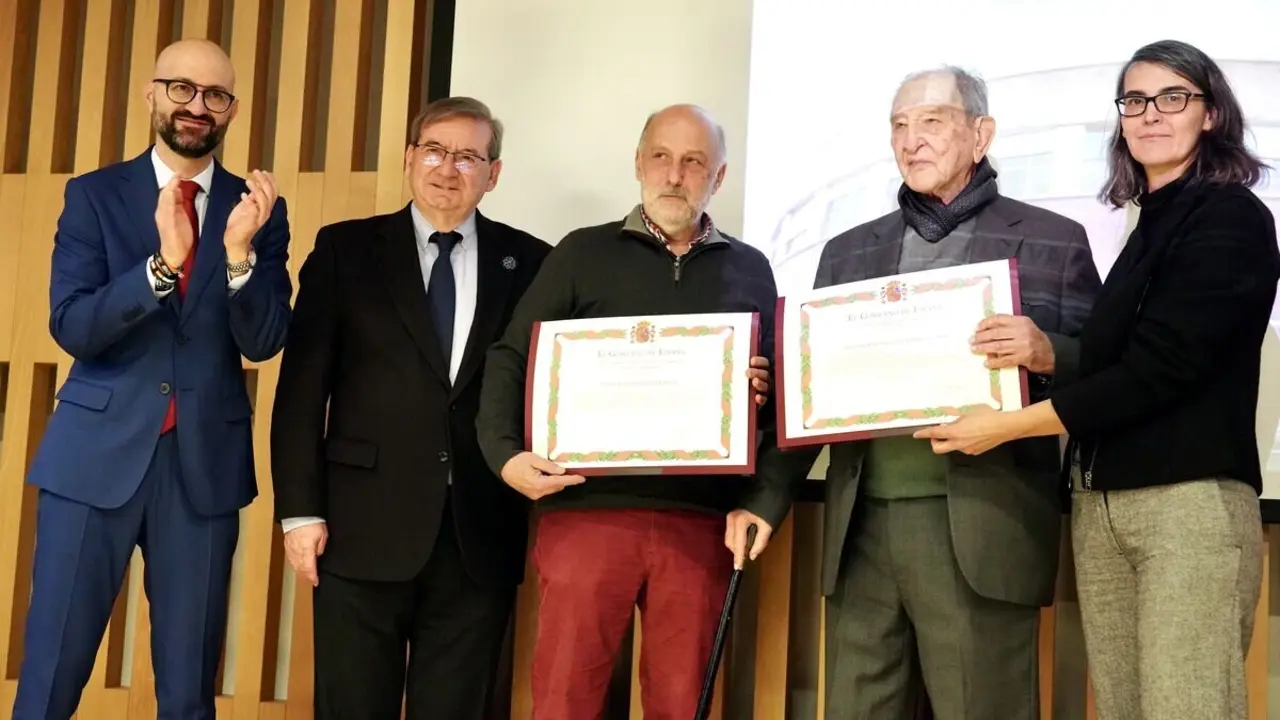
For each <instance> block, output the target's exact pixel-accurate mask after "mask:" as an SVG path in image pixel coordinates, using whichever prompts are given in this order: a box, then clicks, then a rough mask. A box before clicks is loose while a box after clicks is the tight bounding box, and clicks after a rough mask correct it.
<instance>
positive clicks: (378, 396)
mask: <svg viewBox="0 0 1280 720" xmlns="http://www.w3.org/2000/svg"><path fill="white" fill-rule="evenodd" d="M476 234H477V236H478V253H479V269H478V281H477V286H478V287H477V297H476V312H475V320H474V321H473V323H472V325H471V332H470V335H469V337H468V340H467V345H466V350H465V352H464V353H463V359H462V365H461V369H460V370H459V371H458V377H457V381H456V383H455V384H451V383H450V382H449V369H448V366H447V365H446V363H445V361H444V355H443V353H442V352H441V349H440V347H439V342H438V341H437V340H436V335H435V330H434V328H433V327H432V320H431V317H430V310H429V307H428V305H427V295H426V289H425V288H424V286H423V285H424V283H423V277H422V271H421V266H420V265H419V261H418V253H417V248H416V245H415V242H416V241H415V237H414V228H413V218H412V215H411V214H410V211H409V206H408V205H406V206H405V207H404V208H403V209H401V210H400V211H398V212H395V213H392V214H389V215H378V216H374V217H371V218H365V219H360V220H350V221H345V222H340V223H336V224H333V225H329V226H326V227H324V228H322V229H321V230H320V232H319V233H318V234H317V236H316V246H315V250H314V251H313V252H312V253H311V254H310V255H309V256H308V257H307V260H306V262H305V263H304V264H303V266H302V270H301V271H300V273H299V278H298V279H299V291H298V297H297V301H296V303H295V307H294V314H293V324H292V326H291V327H290V331H289V338H288V341H287V344H286V346H285V350H284V357H283V360H282V362H281V366H280V379H279V384H278V385H277V387H276V398H275V408H274V411H273V416H272V422H271V476H272V483H273V484H274V487H275V515H276V519H277V520H280V519H283V518H289V517H299V516H319V517H323V518H325V520H326V522H327V523H328V525H329V541H328V544H327V546H326V548H325V552H324V554H323V555H322V556H321V557H320V560H319V566H320V569H322V570H323V571H325V572H328V573H332V574H335V575H341V576H344V577H349V578H355V579H363V580H382V581H394V580H407V579H409V578H412V577H413V576H414V575H416V574H417V573H418V572H419V571H420V570H421V569H422V567H423V566H424V564H425V563H426V561H427V558H428V557H429V556H430V554H431V550H432V548H433V547H434V545H435V540H436V534H437V532H438V530H439V527H440V520H441V517H442V515H441V513H442V511H443V508H444V507H445V501H446V498H447V497H448V496H449V495H450V494H451V495H452V501H451V502H452V507H453V512H454V520H455V522H456V525H457V528H458V535H459V538H458V540H459V543H460V545H461V548H462V555H463V559H464V562H465V563H466V567H467V570H468V572H469V573H470V575H471V576H472V577H473V578H474V579H475V580H476V581H477V582H478V583H480V584H482V585H486V586H504V585H516V584H519V583H520V582H521V580H522V579H523V572H524V559H525V544H526V539H527V535H528V531H527V522H528V520H527V517H528V509H529V504H528V502H527V501H526V500H525V498H524V497H523V496H522V495H520V494H519V493H517V492H515V491H514V490H512V489H511V488H509V487H508V486H507V485H506V484H504V483H503V482H502V480H501V479H500V478H498V477H497V476H495V475H494V473H493V472H492V471H491V470H489V468H488V467H487V466H486V465H485V462H484V459H483V458H482V457H481V455H480V449H479V447H478V446H477V443H476V434H475V418H476V412H477V410H478V408H479V402H480V379H481V377H482V376H483V364H484V360H485V351H486V350H487V349H488V347H489V345H490V344H491V343H492V342H493V341H494V340H495V339H496V338H497V337H498V336H499V335H501V333H502V331H503V329H504V328H505V327H506V324H507V322H508V320H509V319H510V317H511V311H512V309H513V308H514V307H515V304H516V302H517V301H518V300H519V299H520V296H521V295H522V294H523V293H524V291H525V289H526V288H527V287H528V286H529V283H530V282H531V281H532V280H533V277H534V275H535V274H536V273H537V271H538V268H539V267H540V266H541V264H542V260H543V259H544V258H545V257H546V255H547V253H548V252H550V250H551V246H550V245H548V244H546V243H544V242H542V241H541V240H538V239H537V238H534V237H533V236H532V235H529V234H528V233H525V232H522V231H520V230H516V229H514V228H512V227H510V226H507V225H504V224H502V223H498V222H494V221H492V220H489V219H488V218H486V217H484V216H483V215H481V214H480V213H478V212H477V215H476ZM326 403H327V405H328V417H327V421H326ZM451 472H452V476H453V485H452V488H451V489H450V487H449V485H448V481H449V475H450V473H451ZM450 490H451V493H450Z"/></svg>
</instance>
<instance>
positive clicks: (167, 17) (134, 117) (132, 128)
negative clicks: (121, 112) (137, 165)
mask: <svg viewBox="0 0 1280 720" xmlns="http://www.w3.org/2000/svg"><path fill="white" fill-rule="evenodd" d="M133 2H134V8H133V39H132V40H131V42H130V48H132V51H131V53H130V58H129V87H128V92H127V98H128V99H127V101H126V103H125V107H126V108H127V110H126V112H125V126H124V157H125V158H131V157H133V156H135V155H137V154H139V153H141V152H142V151H143V150H145V149H146V148H147V146H148V145H150V144H151V138H152V130H151V112H150V110H148V109H147V105H146V102H145V101H144V100H143V97H144V93H145V92H146V90H147V88H148V87H149V86H150V85H151V78H152V72H153V71H154V70H155V65H156V55H158V54H159V53H160V49H161V48H163V47H164V46H165V45H168V44H169V41H170V40H171V39H172V38H171V36H172V34H173V33H172V27H173V11H174V0H133Z"/></svg>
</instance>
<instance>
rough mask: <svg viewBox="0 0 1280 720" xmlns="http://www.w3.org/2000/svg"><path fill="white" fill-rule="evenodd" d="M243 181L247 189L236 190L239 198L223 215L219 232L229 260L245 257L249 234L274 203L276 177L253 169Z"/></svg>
mask: <svg viewBox="0 0 1280 720" xmlns="http://www.w3.org/2000/svg"><path fill="white" fill-rule="evenodd" d="M245 185H246V187H247V188H248V190H247V191H246V192H243V193H240V202H239V203H237V204H236V206H235V208H233V209H232V210H231V215H230V216H228V217H227V229H226V231H225V232H224V233H223V236H222V240H223V244H224V245H225V246H226V249H227V260H229V261H231V262H239V261H241V260H244V259H245V258H246V257H248V255H249V244H250V242H251V241H252V240H253V236H254V235H256V234H257V233H258V231H259V230H261V229H262V226H263V225H266V224H267V220H268V219H269V218H270V217H271V208H272V207H274V206H275V203H276V197H277V194H276V181H275V178H274V177H273V176H272V175H271V173H269V172H264V171H262V170H254V171H253V173H252V175H251V177H249V178H248V179H246V180H245Z"/></svg>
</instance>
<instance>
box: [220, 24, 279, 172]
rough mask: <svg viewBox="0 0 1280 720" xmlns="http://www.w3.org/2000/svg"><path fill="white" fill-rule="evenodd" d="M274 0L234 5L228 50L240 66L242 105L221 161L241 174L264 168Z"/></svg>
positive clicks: (238, 86)
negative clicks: (268, 71)
mask: <svg viewBox="0 0 1280 720" xmlns="http://www.w3.org/2000/svg"><path fill="white" fill-rule="evenodd" d="M276 1H279V0H276ZM272 4H273V0H236V2H235V6H234V8H233V11H234V15H233V19H232V28H231V48H230V50H229V53H228V54H230V55H231V64H232V66H233V67H235V68H237V70H236V90H235V93H236V98H237V101H238V104H239V109H238V110H237V111H236V113H237V114H236V120H235V129H233V130H231V131H229V132H228V133H227V137H226V141H225V148H224V152H223V155H222V162H223V163H224V164H225V165H226V166H227V169H228V170H231V171H232V172H234V173H237V174H240V175H244V174H245V173H247V172H249V171H251V170H259V169H262V168H261V165H262V133H263V131H264V125H265V122H264V119H265V117H266V101H267V96H266V91H267V75H266V73H267V61H268V53H269V52H270V42H271V9H272ZM251 166H252V167H251Z"/></svg>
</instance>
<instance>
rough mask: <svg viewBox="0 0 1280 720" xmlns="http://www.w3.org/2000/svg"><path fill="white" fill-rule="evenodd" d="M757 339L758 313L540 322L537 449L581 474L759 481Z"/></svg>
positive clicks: (536, 339)
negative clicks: (752, 373)
mask: <svg viewBox="0 0 1280 720" xmlns="http://www.w3.org/2000/svg"><path fill="white" fill-rule="evenodd" d="M757 334H758V317H757V315H756V314H755V313H712V314H700V315H652V316H636V317H614V318H594V319H580V320H557V321H549V322H542V323H538V324H537V325H536V326H535V327H534V330H533V338H532V342H531V347H530V353H529V370H528V373H529V375H528V380H527V382H526V383H525V387H526V409H525V435H526V443H525V444H526V447H528V448H529V449H530V450H532V451H533V452H534V453H535V454H537V455H539V456H541V457H544V458H546V459H548V460H550V461H551V462H554V463H556V464H557V465H560V466H561V467H564V468H568V469H570V470H572V472H574V473H576V474H579V475H589V474H607V473H625V472H630V473H640V474H664V473H670V474H691V473H723V474H735V473H744V474H749V473H752V472H754V470H755V445H756V442H755V414H756V408H755V404H754V402H753V395H754V393H753V391H752V388H751V381H750V379H749V378H748V376H747V370H748V367H749V366H750V362H751V357H752V356H753V355H755V354H756V343H757Z"/></svg>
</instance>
